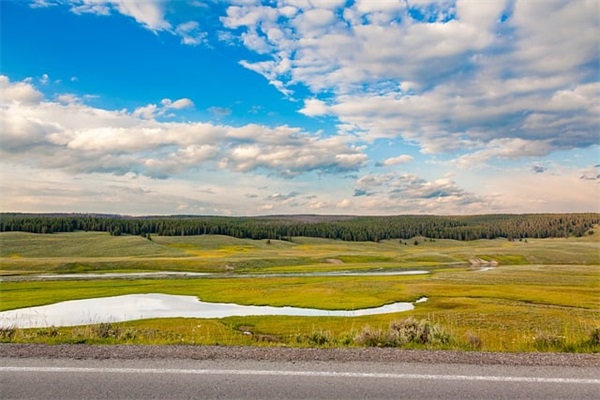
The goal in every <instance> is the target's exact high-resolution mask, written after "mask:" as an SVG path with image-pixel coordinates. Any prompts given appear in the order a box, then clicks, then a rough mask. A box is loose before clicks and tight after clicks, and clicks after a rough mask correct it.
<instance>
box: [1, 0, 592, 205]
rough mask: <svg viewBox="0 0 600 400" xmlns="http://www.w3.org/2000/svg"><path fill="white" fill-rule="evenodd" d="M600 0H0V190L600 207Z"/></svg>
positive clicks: (107, 196) (37, 197)
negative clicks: (169, 0) (599, 0)
mask: <svg viewBox="0 0 600 400" xmlns="http://www.w3.org/2000/svg"><path fill="white" fill-rule="evenodd" d="M598 15H600V3H598V2H597V1H594V0H590V1H584V0H578V1H544V2H541V1H539V2H537V1H536V2H532V1H519V0H517V1H512V0H506V1H505V0H502V1H500V0H498V1H495V0H491V1H485V2H483V1H438V2H432V1H428V0H418V1H417V0H414V1H411V0H406V1H404V0H402V1H398V0H378V1H360V0H354V1H353V0H321V1H317V0H287V1H284V0H281V1H275V0H272V1H262V2H261V1H254V0H232V1H219V0H204V1H203V0H190V1H185V0H179V1H171V2H168V1H160V0H145V1H126V0H36V1H11V0H4V1H1V2H0V18H1V21H0V22H1V24H0V29H1V32H0V33H1V36H0V38H1V46H0V91H1V92H0V94H1V98H0V102H1V108H0V112H1V114H2V115H1V120H2V123H1V125H0V129H1V134H2V142H1V148H0V151H1V153H2V154H1V156H2V157H1V160H0V168H1V170H0V174H1V182H0V186H1V196H2V197H1V209H2V211H5V212H6V211H19V212H108V213H121V214H136V215H140V214H211V215H214V214H217V215H262V214H300V213H316V214H363V215H381V214H480V213H504V212H508V213H526V212H527V213H528V212H581V211H594V212H600V155H599V149H600V148H599V145H600V137H599V135H600V133H599V132H600V82H599V77H600V55H599V49H600V42H599V40H598V37H600V24H599V23H598Z"/></svg>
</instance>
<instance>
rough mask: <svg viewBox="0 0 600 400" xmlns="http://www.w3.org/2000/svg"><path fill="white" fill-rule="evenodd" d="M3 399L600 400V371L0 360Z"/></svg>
mask: <svg viewBox="0 0 600 400" xmlns="http://www.w3.org/2000/svg"><path fill="white" fill-rule="evenodd" d="M0 398H2V399H44V400H46V399H241V398H244V399H519V398H520V399H578V400H579V399H598V398H600V370H599V369H598V368H597V367H589V366H588V367H573V366H571V367H561V366H507V365H468V364H447V363H442V364H432V363H418V362H372V361H369V362H357V361H351V362H340V361H316V362H308V361H299V362H290V361H264V360H263V361H252V360H227V359H217V360H190V359H188V360H186V359H138V360H131V359H86V360H76V359H69V358H55V359H48V358H7V357H3V358H0Z"/></svg>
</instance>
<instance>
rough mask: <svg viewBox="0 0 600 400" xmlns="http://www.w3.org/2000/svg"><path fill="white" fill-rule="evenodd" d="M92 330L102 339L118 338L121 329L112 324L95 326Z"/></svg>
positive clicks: (106, 323)
mask: <svg viewBox="0 0 600 400" xmlns="http://www.w3.org/2000/svg"><path fill="white" fill-rule="evenodd" d="M92 329H93V333H94V334H95V335H96V336H97V337H98V338H100V339H108V338H117V337H119V334H120V329H119V327H118V326H115V325H113V324H111V323H110V322H103V323H101V324H98V325H95V326H94V327H93V328H92Z"/></svg>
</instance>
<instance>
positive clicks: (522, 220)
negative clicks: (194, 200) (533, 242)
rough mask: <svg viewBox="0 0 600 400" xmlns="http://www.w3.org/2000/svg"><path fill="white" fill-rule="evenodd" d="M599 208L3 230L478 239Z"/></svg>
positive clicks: (540, 230)
mask: <svg viewBox="0 0 600 400" xmlns="http://www.w3.org/2000/svg"><path fill="white" fill-rule="evenodd" d="M599 223H600V214H599V213H567V214H488V215H467V216H462V215H461V216H436V215H395V216H349V215H327V216H324V215H279V216H277V215H274V216H260V217H258V216H257V217H222V216H187V215H177V216H139V217H133V216H122V215H108V214H21V213H0V232H15V231H22V232H30V233H40V234H51V233H56V232H74V231H99V232H108V233H110V234H111V235H115V236H119V235H125V234H127V235H141V236H144V237H147V238H148V239H151V237H152V235H159V236H176V235H181V236H188V235H208V234H211V235H227V236H232V237H236V238H248V239H277V240H292V238H293V237H298V236H305V237H315V238H327V239H340V240H345V241H373V242H378V241H380V240H387V239H399V240H402V239H404V240H406V239H411V238H414V237H419V236H421V237H426V238H429V239H454V240H477V239H496V238H507V239H508V240H523V239H527V238H552V237H563V238H565V237H580V236H583V235H586V234H591V233H593V231H592V228H593V227H594V225H596V224H599Z"/></svg>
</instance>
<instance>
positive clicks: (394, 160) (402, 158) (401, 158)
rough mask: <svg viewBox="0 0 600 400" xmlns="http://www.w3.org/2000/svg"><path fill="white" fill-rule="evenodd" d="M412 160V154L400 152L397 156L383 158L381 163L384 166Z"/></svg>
mask: <svg viewBox="0 0 600 400" xmlns="http://www.w3.org/2000/svg"><path fill="white" fill-rule="evenodd" d="M412 160H413V156H410V155H408V154H402V155H399V156H397V157H392V158H388V159H386V160H383V162H382V163H381V165H383V166H386V167H391V166H394V165H400V164H406V163H409V162H411V161H412Z"/></svg>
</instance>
